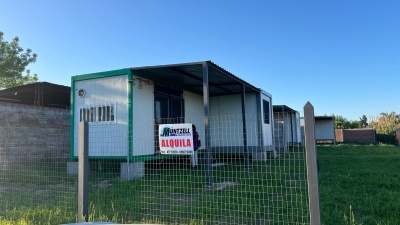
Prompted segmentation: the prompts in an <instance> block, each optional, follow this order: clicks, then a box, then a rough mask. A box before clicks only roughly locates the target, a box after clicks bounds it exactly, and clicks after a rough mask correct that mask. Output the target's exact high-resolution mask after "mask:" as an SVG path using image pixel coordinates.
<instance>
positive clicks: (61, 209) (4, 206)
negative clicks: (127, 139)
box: [0, 145, 400, 225]
mask: <svg viewBox="0 0 400 225" xmlns="http://www.w3.org/2000/svg"><path fill="white" fill-rule="evenodd" d="M318 158H319V166H320V172H319V178H320V200H321V204H320V205H321V216H322V223H323V224H326V225H327V224H332V225H340V224H364V225H365V224H374V225H376V224H379V225H383V224H385V225H387V224H400V219H399V218H400V216H399V215H400V191H399V190H400V172H399V171H400V148H399V147H394V146H382V145H380V146H373V145H340V146H328V147H322V146H319V147H318ZM215 162H225V163H227V164H226V165H224V166H220V167H215V168H213V184H214V185H213V186H212V187H205V180H206V177H205V171H204V169H205V167H204V166H200V168H199V169H197V170H188V169H186V167H187V166H188V162H187V161H186V160H173V159H167V160H163V161H162V162H160V161H154V162H148V164H147V166H146V176H145V178H144V179H139V180H133V181H122V180H120V179H119V178H118V176H119V161H116V162H110V161H107V162H106V164H104V163H105V162H101V161H93V162H92V164H91V174H90V196H89V199H90V210H89V211H90V217H89V220H90V221H113V222H118V223H163V224H190V225H201V224H307V221H308V203H307V201H308V198H307V183H306V181H305V180H306V173H305V162H304V154H303V153H302V149H297V152H295V151H294V150H292V151H291V153H289V154H285V155H282V156H280V157H278V158H276V159H271V160H268V161H266V162H257V163H254V162H251V161H250V163H249V168H248V169H246V168H245V166H244V164H243V159H242V158H240V156H238V155H230V156H227V155H223V156H220V157H219V158H218V159H217V160H215ZM0 172H1V173H0V176H1V177H0V224H5V225H8V224H10V225H11V224H17V225H25V224H26V225H27V224H35V225H53V224H62V223H73V222H76V217H77V216H76V210H77V178H76V177H71V176H69V175H67V174H66V172H65V164H62V165H61V164H54V163H50V164H46V163H44V164H41V165H31V166H26V167H23V168H14V169H13V170H8V171H5V170H2V171H0ZM224 182H232V183H235V184H236V185H232V186H228V187H226V188H224V189H222V190H220V189H219V187H220V186H219V185H221V184H223V183H224Z"/></svg>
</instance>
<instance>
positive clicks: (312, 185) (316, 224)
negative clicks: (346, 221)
mask: <svg viewBox="0 0 400 225" xmlns="http://www.w3.org/2000/svg"><path fill="white" fill-rule="evenodd" d="M304 135H305V148H306V162H307V181H308V200H309V209H310V224H311V225H320V224H321V216H320V214H321V211H320V207H319V189H318V170H317V147H316V140H315V118H314V106H312V105H311V103H310V102H307V104H306V105H305V106H304Z"/></svg>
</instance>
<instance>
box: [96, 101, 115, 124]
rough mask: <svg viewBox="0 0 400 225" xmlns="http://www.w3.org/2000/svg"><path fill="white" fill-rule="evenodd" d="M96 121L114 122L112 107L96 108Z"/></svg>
mask: <svg viewBox="0 0 400 225" xmlns="http://www.w3.org/2000/svg"><path fill="white" fill-rule="evenodd" d="M98 116H99V118H98V120H97V121H99V122H101V121H114V106H112V105H107V106H100V107H98Z"/></svg>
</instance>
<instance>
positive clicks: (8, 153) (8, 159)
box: [0, 103, 70, 169]
mask: <svg viewBox="0 0 400 225" xmlns="http://www.w3.org/2000/svg"><path fill="white" fill-rule="evenodd" d="M69 118H70V116H69V111H68V110H65V109H57V108H44V107H36V106H30V105H22V104H11V103H1V104H0V169H1V167H7V168H10V167H11V168H12V167H15V166H19V165H21V163H22V164H24V165H29V164H31V163H34V162H42V161H60V160H62V161H67V160H68V156H69V137H70V133H69V132H70V128H69V127H70V126H69V123H70V121H69Z"/></svg>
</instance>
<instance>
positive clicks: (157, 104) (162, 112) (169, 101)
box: [154, 87, 185, 153]
mask: <svg viewBox="0 0 400 225" xmlns="http://www.w3.org/2000/svg"><path fill="white" fill-rule="evenodd" d="M162 90H163V91H164V93H162V92H155V94H154V135H155V150H154V153H159V152H160V148H159V137H158V135H159V134H158V126H159V125H160V124H174V123H184V122H185V121H184V107H183V98H182V97H181V96H173V95H170V93H165V92H166V91H165V90H166V87H163V89H162ZM174 91H175V92H176V90H175V89H174Z"/></svg>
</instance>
